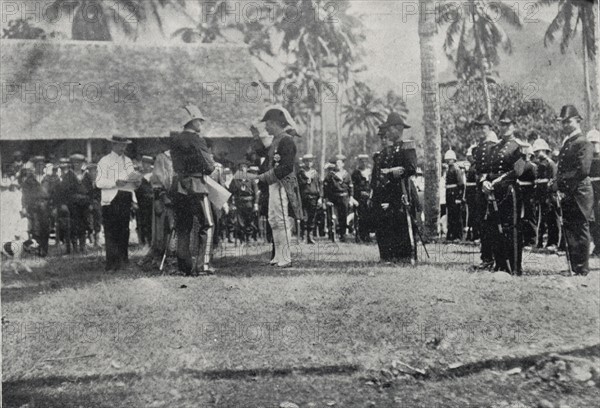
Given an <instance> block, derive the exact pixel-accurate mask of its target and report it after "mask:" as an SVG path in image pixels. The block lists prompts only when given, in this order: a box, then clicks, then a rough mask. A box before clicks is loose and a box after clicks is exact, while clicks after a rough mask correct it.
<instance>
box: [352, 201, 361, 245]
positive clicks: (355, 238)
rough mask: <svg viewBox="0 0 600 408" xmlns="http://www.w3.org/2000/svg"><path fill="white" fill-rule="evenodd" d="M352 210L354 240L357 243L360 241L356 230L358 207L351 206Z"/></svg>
mask: <svg viewBox="0 0 600 408" xmlns="http://www.w3.org/2000/svg"><path fill="white" fill-rule="evenodd" d="M353 211H354V242H356V243H357V244H358V243H359V242H360V235H359V232H358V209H357V206H354V207H353Z"/></svg>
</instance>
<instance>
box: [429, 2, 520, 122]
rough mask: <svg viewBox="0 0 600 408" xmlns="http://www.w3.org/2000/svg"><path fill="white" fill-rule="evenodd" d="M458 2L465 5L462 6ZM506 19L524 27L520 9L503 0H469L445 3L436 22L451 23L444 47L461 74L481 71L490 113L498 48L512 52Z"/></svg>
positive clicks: (437, 15)
mask: <svg viewBox="0 0 600 408" xmlns="http://www.w3.org/2000/svg"><path fill="white" fill-rule="evenodd" d="M457 4H462V5H464V6H466V7H465V9H463V10H460V9H458V8H457ZM501 21H502V22H505V23H508V24H510V25H511V26H514V27H517V28H522V26H523V25H522V23H521V19H520V17H519V15H518V13H515V11H514V10H513V9H512V8H511V6H509V5H507V4H505V3H502V2H501V1H494V2H490V1H484V0H468V1H467V2H466V3H455V2H447V3H442V4H441V5H440V6H439V8H438V11H437V12H436V23H437V24H438V25H440V26H442V25H446V24H448V23H449V24H450V25H449V26H448V29H447V31H446V39H445V42H444V51H445V52H446V55H447V56H448V58H449V59H450V60H451V61H452V62H453V63H454V66H455V70H456V74H457V76H458V77H459V78H463V79H468V78H469V77H471V76H472V75H474V74H476V73H477V74H479V75H481V80H482V82H483V89H484V94H485V104H486V111H487V114H488V115H489V116H490V117H491V116H492V103H491V100H490V93H489V89H488V83H487V82H488V79H487V78H488V75H489V74H490V72H491V69H492V67H494V66H495V65H498V63H499V62H500V57H499V55H498V48H499V47H500V46H502V48H503V49H504V51H505V52H507V53H509V54H510V53H512V43H511V41H510V38H509V37H508V35H507V34H506V32H505V31H504V29H503V28H502V26H501V25H500V22H501Z"/></svg>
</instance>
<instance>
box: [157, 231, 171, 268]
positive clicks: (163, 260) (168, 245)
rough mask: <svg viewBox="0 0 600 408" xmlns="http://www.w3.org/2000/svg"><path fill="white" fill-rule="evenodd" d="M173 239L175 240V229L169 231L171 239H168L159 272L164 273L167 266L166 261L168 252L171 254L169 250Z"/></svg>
mask: <svg viewBox="0 0 600 408" xmlns="http://www.w3.org/2000/svg"><path fill="white" fill-rule="evenodd" d="M171 239H173V229H171V231H169V238H167V245H166V246H165V252H164V253H163V256H162V260H161V261H160V266H159V267H158V270H159V271H160V272H162V270H163V268H164V266H165V260H166V259H167V252H169V248H170V247H171Z"/></svg>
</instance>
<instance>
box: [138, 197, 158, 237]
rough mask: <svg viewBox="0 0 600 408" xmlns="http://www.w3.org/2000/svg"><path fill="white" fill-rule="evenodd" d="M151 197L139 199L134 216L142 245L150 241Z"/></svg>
mask: <svg viewBox="0 0 600 408" xmlns="http://www.w3.org/2000/svg"><path fill="white" fill-rule="evenodd" d="M153 204H154V202H153V200H152V199H144V200H139V202H138V206H139V207H138V210H137V214H136V217H135V222H136V223H137V234H138V238H139V241H140V244H142V245H150V243H151V242H152V205H153Z"/></svg>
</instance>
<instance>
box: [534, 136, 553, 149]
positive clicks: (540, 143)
mask: <svg viewBox="0 0 600 408" xmlns="http://www.w3.org/2000/svg"><path fill="white" fill-rule="evenodd" d="M540 150H548V151H550V146H548V142H546V141H545V140H544V139H542V138H541V137H538V138H537V139H535V141H534V142H533V152H534V153H535V152H539V151H540Z"/></svg>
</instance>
